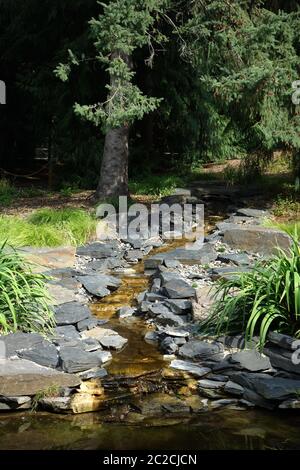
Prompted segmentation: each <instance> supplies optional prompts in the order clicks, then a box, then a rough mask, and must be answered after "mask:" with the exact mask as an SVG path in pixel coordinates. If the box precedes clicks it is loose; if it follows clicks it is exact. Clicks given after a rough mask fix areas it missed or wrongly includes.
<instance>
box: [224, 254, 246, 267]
mask: <svg viewBox="0 0 300 470" xmlns="http://www.w3.org/2000/svg"><path fill="white" fill-rule="evenodd" d="M217 259H218V260H219V261H221V262H222V263H233V264H235V265H236V266H249V264H250V263H251V260H250V257H249V255H247V254H246V253H227V254H219V255H218V258H217Z"/></svg>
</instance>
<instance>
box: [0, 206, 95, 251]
mask: <svg viewBox="0 0 300 470" xmlns="http://www.w3.org/2000/svg"><path fill="white" fill-rule="evenodd" d="M95 231H96V220H95V218H94V217H93V216H92V215H90V214H89V213H87V212H85V211H84V210H81V209H69V208H67V209H58V210H54V209H40V210H37V211H36V212H34V213H33V214H31V215H30V216H29V217H27V218H21V217H17V216H9V215H3V216H0V243H2V242H4V241H7V243H8V244H10V245H13V246H16V247H21V246H35V247H42V246H49V247H55V246H61V245H80V244H83V243H86V242H87V241H88V240H89V239H90V238H91V237H92V236H93V234H95Z"/></svg>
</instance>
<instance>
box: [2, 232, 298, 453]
mask: <svg viewBox="0 0 300 470" xmlns="http://www.w3.org/2000/svg"><path fill="white" fill-rule="evenodd" d="M180 244H182V241H174V242H173V243H171V244H168V247H167V249H168V250H169V249H171V248H174V247H177V246H179V245H180ZM163 250H166V247H164V248H163ZM158 251H159V250H156V253H157V252H158ZM152 254H153V253H152ZM119 276H120V278H121V280H122V285H121V287H120V288H119V289H118V290H117V291H115V292H113V293H112V294H111V295H109V296H107V297H105V298H104V299H102V300H101V301H99V302H96V303H93V304H92V305H91V310H92V312H93V314H94V315H95V316H96V317H97V318H99V319H101V320H106V321H107V323H106V326H107V327H108V328H112V329H113V330H115V331H117V332H118V333H119V334H120V335H121V336H123V337H125V338H127V339H128V343H127V345H126V347H125V348H124V349H122V350H121V351H119V352H116V353H114V356H113V360H112V362H111V363H110V364H109V365H108V366H107V367H106V369H107V371H108V373H109V380H111V381H112V382H113V381H114V380H127V379H131V378H138V377H143V376H153V377H154V378H153V381H154V382H155V381H157V382H159V378H160V374H161V371H162V369H164V368H166V367H167V366H168V362H167V361H166V360H165V359H164V358H163V356H162V355H161V353H160V352H159V350H158V348H157V346H156V345H155V344H151V343H147V342H145V340H144V335H145V333H146V331H149V326H148V325H147V324H146V323H145V321H143V320H142V319H139V318H136V317H130V318H125V319H119V318H118V317H117V316H116V311H117V309H118V308H120V307H122V306H126V305H133V304H134V301H135V298H136V296H137V295H138V294H139V293H140V292H142V291H144V290H145V289H146V288H147V286H148V282H149V278H148V277H147V276H146V275H145V274H144V268H143V262H140V263H138V264H137V265H135V266H133V267H132V269H131V270H130V272H128V273H123V274H120V275H119ZM163 394H164V390H153V393H151V394H147V393H145V394H144V395H143V396H142V398H141V400H143V401H144V402H145V404H146V405H145V408H146V409H147V400H148V401H149V404H148V409H151V407H152V403H153V398H154V399H155V398H156V399H157V400H158V401H159V400H161V399H162V400H163ZM151 400H152V401H151ZM132 416H133V418H135V419H132V420H131V421H130V420H128V419H127V420H124V422H122V414H121V415H120V411H118V412H117V419H115V420H114V405H113V404H112V406H111V407H109V409H106V410H103V411H99V412H94V413H85V414H79V415H67V414H66V415H63V414H57V415H55V414H52V413H47V412H35V411H32V412H26V413H20V412H16V413H9V414H8V413H2V414H1V416H0V450H17V449H20V450H29V449H30V450H38V449H40V450H54V449H55V450H57V449H58V450H59V449H75V450H76V449H81V450H88V449H93V450H97V449H99V450H105V449H111V450H143V449H145V450H150V449H151V450H163V449H168V450H214V449H220V450H223V449H248V450H251V449H300V433H299V427H300V414H298V413H295V411H293V412H286V411H284V412H280V411H277V412H269V411H264V410H259V409H250V410H246V411H237V410H230V409H222V410H215V411H210V412H202V413H198V414H194V415H193V417H192V419H191V418H186V417H185V416H177V415H174V417H168V418H167V419H166V418H165V417H164V416H161V415H157V416H156V417H155V416H153V415H152V416H151V413H149V417H147V416H146V417H145V416H143V420H139V419H137V416H138V414H137V413H134V410H133V413H132Z"/></svg>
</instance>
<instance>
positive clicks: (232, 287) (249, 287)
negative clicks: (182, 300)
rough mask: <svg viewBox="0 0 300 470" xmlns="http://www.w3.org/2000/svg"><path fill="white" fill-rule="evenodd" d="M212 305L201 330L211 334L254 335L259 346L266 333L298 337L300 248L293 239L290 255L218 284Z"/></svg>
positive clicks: (264, 263) (299, 320)
mask: <svg viewBox="0 0 300 470" xmlns="http://www.w3.org/2000/svg"><path fill="white" fill-rule="evenodd" d="M214 295H215V303H214V305H213V307H212V310H211V312H210V315H209V317H208V318H207V320H205V321H203V322H202V324H201V325H200V327H201V330H202V331H204V332H207V333H210V334H211V333H213V334H220V333H226V334H236V333H241V332H245V336H246V341H251V339H252V337H253V336H254V335H256V334H258V335H259V338H260V346H261V347H263V345H264V343H265V341H266V337H267V334H268V331H269V330H270V328H271V326H272V330H275V331H278V332H280V333H285V334H290V335H292V336H295V337H299V336H300V249H299V245H298V242H297V241H296V238H294V241H293V244H292V247H291V249H290V253H288V254H285V253H284V252H283V251H281V250H279V251H278V254H277V256H275V257H274V258H272V259H271V260H269V261H266V262H260V263H258V264H257V265H256V266H255V267H254V268H253V270H252V271H251V272H247V273H243V274H239V276H237V277H236V278H235V279H233V280H223V281H220V283H219V285H218V287H217V289H216V292H215V294H214Z"/></svg>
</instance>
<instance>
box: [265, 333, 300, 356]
mask: <svg viewBox="0 0 300 470" xmlns="http://www.w3.org/2000/svg"><path fill="white" fill-rule="evenodd" d="M268 341H270V343H273V344H275V345H276V346H279V347H281V348H284V349H288V350H290V351H293V350H294V348H293V345H294V344H295V341H297V339H296V338H293V337H292V336H288V335H283V334H282V333H276V332H275V331H271V332H270V333H269V334H268Z"/></svg>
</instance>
